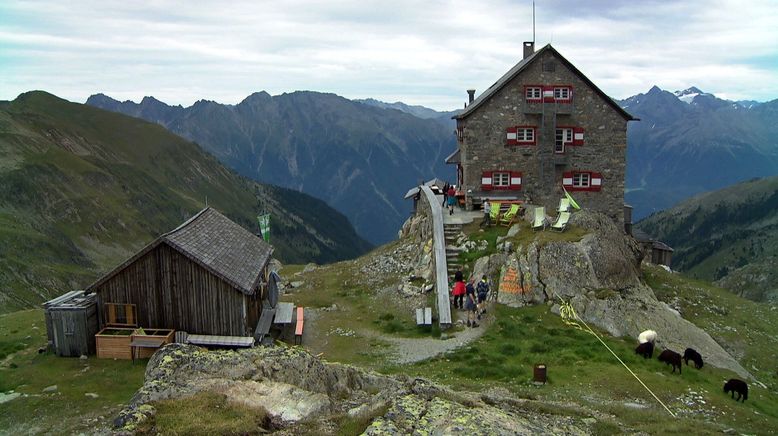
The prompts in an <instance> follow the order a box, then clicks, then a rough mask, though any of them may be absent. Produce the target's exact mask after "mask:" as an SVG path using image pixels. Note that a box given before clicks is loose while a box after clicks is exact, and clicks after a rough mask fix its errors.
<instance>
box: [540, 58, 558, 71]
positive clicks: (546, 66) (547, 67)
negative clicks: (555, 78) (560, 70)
mask: <svg viewBox="0 0 778 436" xmlns="http://www.w3.org/2000/svg"><path fill="white" fill-rule="evenodd" d="M554 71H556V63H555V62H552V61H547V62H543V72H544V73H553V72H554Z"/></svg>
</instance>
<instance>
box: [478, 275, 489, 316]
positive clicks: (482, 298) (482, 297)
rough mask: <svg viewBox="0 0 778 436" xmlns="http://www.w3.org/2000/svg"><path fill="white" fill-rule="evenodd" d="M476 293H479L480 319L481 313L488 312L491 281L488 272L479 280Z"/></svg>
mask: <svg viewBox="0 0 778 436" xmlns="http://www.w3.org/2000/svg"><path fill="white" fill-rule="evenodd" d="M476 293H477V294H478V319H481V315H483V314H484V313H486V297H487V296H488V295H489V281H488V280H487V278H486V274H484V276H483V277H482V278H481V281H480V282H478V285H477V286H476Z"/></svg>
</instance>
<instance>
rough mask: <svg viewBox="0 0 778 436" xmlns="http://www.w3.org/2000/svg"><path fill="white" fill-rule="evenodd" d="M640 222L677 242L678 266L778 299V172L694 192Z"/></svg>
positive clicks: (746, 293)
mask: <svg viewBox="0 0 778 436" xmlns="http://www.w3.org/2000/svg"><path fill="white" fill-rule="evenodd" d="M636 227H637V228H638V229H640V230H643V231H644V232H646V233H648V234H649V235H651V236H654V237H656V238H658V239H660V240H662V241H663V242H665V243H668V244H670V245H671V246H672V247H673V249H674V250H675V251H674V252H673V261H672V266H673V269H677V270H680V271H683V272H685V273H687V274H688V275H690V276H692V277H696V278H700V279H704V280H709V281H716V284H718V285H719V286H722V287H724V288H726V289H728V290H730V291H732V292H734V293H736V294H738V295H740V296H742V297H746V298H749V299H751V300H755V301H770V302H773V303H774V302H778V176H774V177H769V178H764V179H754V180H750V181H747V182H743V183H739V184H736V185H733V186H730V187H727V188H724V189H721V190H717V191H713V192H708V193H705V194H701V195H698V196H695V197H693V198H691V199H688V200H686V201H683V202H681V203H679V204H678V205H676V206H674V207H672V208H670V209H668V210H664V211H661V212H657V213H655V214H653V215H651V216H650V217H648V218H646V219H645V220H643V221H641V222H639V223H637V225H636Z"/></svg>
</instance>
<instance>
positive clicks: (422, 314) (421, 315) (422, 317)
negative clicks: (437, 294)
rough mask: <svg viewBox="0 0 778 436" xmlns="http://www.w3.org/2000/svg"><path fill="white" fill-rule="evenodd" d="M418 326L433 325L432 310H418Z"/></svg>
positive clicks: (428, 308) (427, 308) (429, 308)
mask: <svg viewBox="0 0 778 436" xmlns="http://www.w3.org/2000/svg"><path fill="white" fill-rule="evenodd" d="M416 325H432V308H431V307H425V308H423V309H422V308H418V309H416Z"/></svg>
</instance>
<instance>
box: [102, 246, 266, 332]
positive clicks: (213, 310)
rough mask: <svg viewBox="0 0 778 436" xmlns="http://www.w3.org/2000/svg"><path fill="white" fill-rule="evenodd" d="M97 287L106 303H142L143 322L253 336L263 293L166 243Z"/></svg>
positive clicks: (139, 311)
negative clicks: (239, 285)
mask: <svg viewBox="0 0 778 436" xmlns="http://www.w3.org/2000/svg"><path fill="white" fill-rule="evenodd" d="M96 291H97V295H98V305H99V306H100V307H101V308H102V307H103V303H109V302H110V303H132V304H136V305H137V315H138V324H139V325H140V326H141V327H148V328H169V329H175V330H183V331H186V332H188V333H193V334H209V335H230V336H247V335H248V336H250V335H251V332H252V330H253V328H254V325H255V324H256V319H257V318H258V316H257V314H258V312H259V305H260V301H259V298H257V297H255V296H247V295H245V294H243V293H242V292H240V291H239V290H237V289H235V288H233V287H232V286H231V285H230V284H228V283H227V282H225V281H224V280H222V279H221V278H219V277H217V276H215V275H213V274H211V273H210V272H209V271H207V270H206V269H204V268H202V267H201V266H200V265H198V264H197V263H195V262H193V261H191V260H190V259H189V258H187V257H186V256H184V255H182V254H181V253H179V252H178V251H176V250H174V249H173V248H171V247H169V246H168V245H166V244H160V245H159V246H157V247H156V248H154V249H153V250H151V251H150V252H148V253H146V255H144V256H142V257H141V258H139V259H138V260H136V261H135V262H134V263H132V264H130V265H128V266H127V267H126V268H125V269H124V270H122V271H120V272H119V273H118V274H116V275H115V276H114V277H112V278H111V279H110V280H108V281H106V282H105V283H103V284H102V285H101V286H99V287H98V288H97V289H96ZM101 314H102V311H101ZM244 314H245V315H244ZM101 316H103V315H101ZM101 322H102V323H104V322H105V321H104V320H102V319H101Z"/></svg>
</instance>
